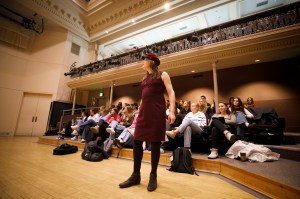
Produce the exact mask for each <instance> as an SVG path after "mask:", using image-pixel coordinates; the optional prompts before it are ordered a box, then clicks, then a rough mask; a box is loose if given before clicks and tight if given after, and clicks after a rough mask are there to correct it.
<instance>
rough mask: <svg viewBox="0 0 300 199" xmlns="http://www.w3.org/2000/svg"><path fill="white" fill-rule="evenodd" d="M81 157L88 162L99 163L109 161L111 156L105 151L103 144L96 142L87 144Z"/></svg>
mask: <svg viewBox="0 0 300 199" xmlns="http://www.w3.org/2000/svg"><path fill="white" fill-rule="evenodd" d="M81 157H82V159H84V160H87V161H92V162H99V161H102V160H103V159H108V157H109V155H108V154H107V153H106V151H104V150H103V142H102V141H101V140H99V141H97V140H94V141H90V142H88V143H86V145H85V147H84V150H83V152H82V154H81Z"/></svg>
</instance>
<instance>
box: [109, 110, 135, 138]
mask: <svg viewBox="0 0 300 199" xmlns="http://www.w3.org/2000/svg"><path fill="white" fill-rule="evenodd" d="M132 121H133V115H132V109H131V106H130V105H127V106H125V108H124V110H123V113H122V116H121V120H120V122H118V121H117V120H113V121H112V122H111V123H110V124H109V126H108V128H106V131H107V132H108V133H111V134H115V130H118V131H123V130H124V129H125V128H126V127H129V126H130V125H131V124H132ZM112 139H113V138H112Z"/></svg>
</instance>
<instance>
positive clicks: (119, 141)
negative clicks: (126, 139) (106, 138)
mask: <svg viewBox="0 0 300 199" xmlns="http://www.w3.org/2000/svg"><path fill="white" fill-rule="evenodd" d="M113 145H115V146H116V147H118V148H122V143H121V140H119V139H118V138H116V139H114V141H113Z"/></svg>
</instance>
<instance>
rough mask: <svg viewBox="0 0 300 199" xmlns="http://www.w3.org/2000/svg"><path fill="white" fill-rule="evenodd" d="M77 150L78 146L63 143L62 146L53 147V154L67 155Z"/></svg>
mask: <svg viewBox="0 0 300 199" xmlns="http://www.w3.org/2000/svg"><path fill="white" fill-rule="evenodd" d="M77 151H78V147H77V146H73V145H69V144H68V143H63V144H61V145H60V146H58V147H56V148H55V149H53V155H66V154H71V153H76V152H77Z"/></svg>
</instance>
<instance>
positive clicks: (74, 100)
mask: <svg viewBox="0 0 300 199" xmlns="http://www.w3.org/2000/svg"><path fill="white" fill-rule="evenodd" d="M76 94H77V88H76V89H75V91H74V96H73V107H72V115H74V113H75V110H74V109H75V104H76Z"/></svg>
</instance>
